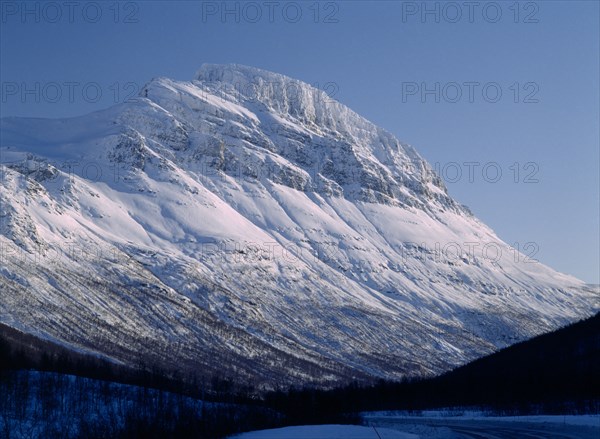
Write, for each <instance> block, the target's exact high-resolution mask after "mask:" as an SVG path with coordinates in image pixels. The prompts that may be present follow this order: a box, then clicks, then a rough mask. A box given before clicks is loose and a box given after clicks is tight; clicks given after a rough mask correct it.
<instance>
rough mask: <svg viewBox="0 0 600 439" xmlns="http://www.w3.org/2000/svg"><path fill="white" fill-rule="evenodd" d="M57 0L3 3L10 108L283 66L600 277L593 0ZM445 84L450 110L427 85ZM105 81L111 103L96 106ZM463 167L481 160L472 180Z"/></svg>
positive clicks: (519, 239) (549, 255) (453, 186)
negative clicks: (200, 71)
mask: <svg viewBox="0 0 600 439" xmlns="http://www.w3.org/2000/svg"><path fill="white" fill-rule="evenodd" d="M490 3H491V6H487V9H485V10H483V7H484V6H485V5H488V4H490ZM290 4H291V5H290ZM54 5H59V6H58V8H57V7H56V6H46V4H45V3H43V2H41V3H36V2H28V3H27V8H28V9H27V10H25V11H24V10H23V8H24V6H23V2H20V1H19V2H5V1H2V17H1V20H2V21H1V23H0V26H1V43H0V44H1V47H0V49H1V67H0V74H1V82H2V100H1V108H0V109H1V113H2V116H15V115H18V116H39V117H61V116H71V115H78V114H83V113H86V112H89V111H93V110H97V109H100V108H104V107H107V106H109V105H111V104H112V103H113V102H114V101H115V99H116V100H122V99H123V98H124V97H125V96H126V95H127V94H128V93H130V92H133V91H135V89H137V88H140V87H141V86H142V85H143V84H144V83H145V82H146V81H148V80H149V79H150V78H152V77H156V76H167V77H171V78H175V79H182V80H188V79H191V78H192V76H193V74H194V72H195V71H196V70H197V68H198V67H199V66H200V65H201V64H202V63H204V62H213V63H231V62H233V63H241V64H247V65H253V66H256V67H261V68H265V69H268V70H273V71H276V72H280V73H284V74H287V75H289V76H292V77H295V78H298V79H302V80H304V81H306V82H309V83H313V84H318V85H319V87H321V88H324V87H326V91H328V92H330V93H331V94H333V95H334V97H335V98H336V99H338V100H339V101H341V102H342V103H344V104H347V105H348V106H350V107H351V108H353V109H354V110H356V111H357V112H358V113H360V114H362V115H363V116H365V117H367V118H369V119H370V120H372V121H374V122H375V123H377V124H378V125H381V126H383V127H385V128H386V129H388V130H389V131H391V132H393V133H394V134H395V135H397V136H398V137H399V138H400V139H401V140H403V141H406V142H408V143H410V144H412V145H414V146H415V147H416V148H417V150H418V151H420V152H421V154H422V155H423V156H424V157H425V158H426V159H427V160H429V162H430V163H432V164H434V165H435V164H436V163H439V167H440V168H441V170H442V171H443V177H445V179H446V182H447V186H448V188H449V190H450V192H451V194H452V195H453V196H454V197H455V198H457V199H458V200H459V201H461V202H462V203H464V204H466V205H468V206H469V207H471V209H472V210H473V212H474V213H475V214H476V215H477V216H478V217H479V218H481V219H482V220H483V221H484V222H486V223H487V224H488V225H490V226H491V227H492V228H493V229H494V230H495V231H496V232H497V233H498V234H499V236H500V237H501V238H503V239H504V240H505V241H507V242H508V243H510V244H513V243H520V245H523V244H525V243H527V242H534V243H536V244H537V246H538V247H539V252H538V254H537V258H538V259H539V260H540V261H542V262H544V263H546V264H548V265H550V266H551V267H553V268H555V269H557V270H559V271H562V272H565V273H570V274H573V275H575V276H577V277H579V278H581V279H583V280H585V281H587V282H593V283H598V282H600V280H599V268H598V267H599V265H600V257H599V251H600V250H599V248H600V242H599V221H600V218H599V209H600V207H599V205H600V204H599V203H600V200H599V186H600V181H599V162H600V157H599V149H600V146H599V145H600V139H599V119H600V114H599V100H600V99H599V77H600V72H599V53H600V48H599V44H600V43H599V40H600V32H599V21H600V14H599V7H598V5H599V3H598V2H597V1H569V2H566V1H565V2H561V1H545V2H519V3H516V6H517V7H516V8H515V2H513V1H509V2H502V1H501V2H479V4H478V6H476V7H475V8H474V10H471V11H469V9H468V6H465V5H464V2H457V3H453V4H448V3H444V2H441V3H440V2H429V3H427V5H426V7H427V8H428V9H429V10H430V11H435V10H436V8H438V10H439V15H438V16H436V15H435V12H430V13H426V14H425V15H422V12H423V11H422V8H423V3H422V2H420V1H419V2H359V1H356V2H349V1H348V2H322V3H319V4H315V2H313V1H308V2H283V1H282V2H275V3H274V4H273V3H269V2H260V1H259V2H253V3H252V4H251V5H247V4H246V3H237V4H236V3H235V2H229V3H228V5H227V8H228V9H230V10H231V11H234V12H230V13H228V14H225V16H223V15H222V12H223V11H222V10H221V9H222V7H223V6H222V2H160V1H155V2H122V3H119V4H116V3H115V2H98V3H94V2H85V1H84V2H76V4H75V5H74V6H72V7H69V6H67V5H65V4H64V3H63V2H56V3H54ZM286 5H287V6H286ZM455 5H458V6H460V7H461V10H460V11H459V10H457V9H456V7H455ZM236 8H238V9H237V10H238V11H239V13H236V12H235V11H236ZM117 12H118V14H117ZM299 12H300V13H301V14H302V15H301V17H298V13H299ZM425 12H427V11H425ZM99 13H100V14H101V15H100V16H99V15H98V14H99ZM259 13H260V15H259ZM498 13H500V14H501V15H500V16H498ZM517 13H518V14H517ZM132 21H133V22H132ZM68 82H72V83H77V85H74V86H73V87H74V88H73V89H72V91H73V95H72V96H69V86H66V85H62V84H64V83H68ZM36 83H39V87H40V89H39V91H38V92H36V91H35V87H36ZM51 83H58V84H61V86H60V88H59V90H58V91H59V92H60V93H61V95H60V96H58V95H57V89H56V87H54V86H53V85H52V84H51ZM129 83H133V84H135V85H132V84H129ZM436 83H437V84H439V90H440V91H439V100H440V102H439V103H438V102H435V98H436V96H435V95H434V94H426V95H425V96H423V97H422V96H421V94H420V92H421V89H422V88H427V89H433V90H435V87H436ZM450 83H455V84H450ZM465 83H479V84H480V85H473V86H469V85H465ZM489 83H495V84H491V85H489V86H488V87H487V88H486V94H485V95H484V94H483V92H482V89H483V85H484V84H489ZM515 83H517V84H516V85H515ZM23 84H25V86H26V87H29V88H31V89H33V90H34V92H33V93H30V94H25V95H24V96H23V95H21V91H22V90H21V88H22V87H23ZM48 84H50V85H48ZM89 84H91V85H89ZM96 84H98V86H99V87H100V90H101V91H102V98H100V99H99V100H98V102H88V101H91V100H94V93H95V90H96V88H97V87H96ZM456 84H458V88H457V86H456ZM84 85H87V88H86V93H87V94H85V95H84V93H83V91H82V88H83V86H84ZM15 87H17V91H15ZM53 87H54V88H53ZM415 87H417V91H416V93H415V94H408V92H409V91H411V92H414V91H415ZM470 87H473V92H474V93H473V95H472V96H469V91H470ZM498 88H499V89H500V90H501V92H502V96H501V97H500V98H499V100H498V102H495V103H493V102H488V101H493V100H494V99H495V94H496V92H497V90H498ZM403 90H404V93H403ZM458 90H460V92H461V93H462V95H461V96H460V97H458V98H457V94H456V93H457V91H458ZM517 90H519V93H518V94H516V91H517ZM117 91H118V92H119V93H118V96H115V93H116V92H117ZM36 98H39V101H40V102H36ZM423 98H425V102H422V100H423ZM515 100H516V101H517V102H515ZM51 101H56V102H51ZM450 101H457V102H450ZM525 101H528V102H525ZM531 101H533V102H531ZM536 101H537V102H536ZM452 162H455V163H457V164H459V165H460V170H461V172H462V174H463V175H462V177H461V178H456V166H455V165H453V164H452ZM466 162H478V163H480V164H481V165H480V166H478V167H476V168H475V169H474V171H475V172H474V175H473V177H474V178H473V180H472V181H471V179H470V178H469V175H468V174H469V168H468V166H467V165H464V163H466ZM490 162H491V163H492V165H489V166H488V168H487V174H486V175H482V170H483V165H484V164H486V163H490ZM530 162H531V163H530ZM514 163H516V164H517V168H519V171H520V172H519V174H518V175H517V174H515V172H516V171H515V168H514V167H512V168H511V165H513V164H514ZM498 168H499V169H501V171H502V177H501V178H500V179H499V181H498V182H496V183H492V182H491V180H494V178H495V172H496V170H497V169H498ZM532 174H533V175H532ZM515 179H516V182H515ZM454 180H458V181H456V182H453V181H454ZM530 180H534V181H535V180H537V182H530V183H526V182H525V181H530Z"/></svg>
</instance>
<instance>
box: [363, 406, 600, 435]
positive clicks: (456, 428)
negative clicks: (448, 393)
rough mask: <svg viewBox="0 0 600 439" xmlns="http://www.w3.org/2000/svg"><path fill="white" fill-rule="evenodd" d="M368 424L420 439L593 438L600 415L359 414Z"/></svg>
mask: <svg viewBox="0 0 600 439" xmlns="http://www.w3.org/2000/svg"><path fill="white" fill-rule="evenodd" d="M363 420H364V422H365V423H366V424H367V425H369V426H375V427H376V428H377V429H378V430H379V428H388V429H396V430H399V431H404V432H410V433H412V434H416V435H417V436H418V437H420V438H422V439H468V438H473V439H484V438H485V439H487V438H489V439H504V438H506V439H515V438H524V437H536V438H544V439H546V438H547V439H597V438H598V437H600V415H578V416H574V415H566V416H548V415H542V416H485V414H483V413H481V412H469V411H467V412H464V413H462V414H456V413H455V414H454V415H449V412H448V411H429V412H423V413H422V416H414V415H410V414H406V413H402V412H395V413H393V412H370V413H363Z"/></svg>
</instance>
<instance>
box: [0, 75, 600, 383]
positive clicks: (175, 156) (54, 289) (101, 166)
mask: <svg viewBox="0 0 600 439" xmlns="http://www.w3.org/2000/svg"><path fill="white" fill-rule="evenodd" d="M0 258H1V265H0V322H2V323H5V324H8V325H10V326H12V327H15V328H18V329H21V330H23V331H26V332H28V333H32V334H35V335H38V336H40V337H43V338H47V339H51V340H54V341H58V342H60V343H62V344H65V345H67V346H69V347H71V348H73V349H77V350H80V351H85V352H92V353H95V354H98V355H102V356H105V357H108V358H110V359H113V360H115V361H118V362H123V363H128V364H133V365H138V364H141V363H144V364H153V365H157V366H159V367H162V368H168V369H177V370H179V371H181V372H183V373H189V372H191V371H195V372H199V371H200V372H201V373H202V374H203V375H205V376H211V375H219V376H221V377H225V376H230V377H233V378H236V379H238V380H239V379H246V380H249V381H250V382H253V383H256V384H259V385H261V386H264V387H267V388H268V387H273V386H275V385H276V384H285V385H289V384H301V383H313V384H317V385H325V386H327V385H331V384H333V383H337V382H341V381H346V380H349V379H359V380H367V379H372V378H374V377H387V378H393V377H395V378H398V377H401V376H403V375H405V374H409V375H417V374H430V373H436V372H440V371H443V370H446V369H448V368H451V367H453V366H456V365H459V364H462V363H464V362H466V361H469V360H472V359H474V358H476V357H478V356H481V355H484V354H487V353H490V352H492V351H493V350H496V349H498V348H501V347H504V346H506V345H509V344H512V343H514V342H516V341H519V340H523V339H525V338H529V337H531V336H533V335H536V334H539V333H541V332H546V331H549V330H551V329H555V328H557V327H558V326H560V325H563V324H565V323H568V322H572V321H574V320H577V319H580V318H583V317H586V316H590V315H592V314H593V313H595V312H596V311H598V310H600V303H599V301H598V297H599V296H598V294H599V293H598V291H597V290H592V289H590V288H589V287H587V286H586V285H585V284H584V283H583V282H581V281H579V280H577V279H575V278H573V277H570V276H567V275H564V274H560V273H557V272H556V271H554V270H552V269H550V268H548V267H546V266H543V265H542V264H540V263H534V262H532V261H531V260H529V259H528V258H527V257H526V256H525V255H524V254H521V253H519V252H518V251H516V250H515V249H512V248H510V247H509V246H508V245H507V244H505V243H504V242H502V241H501V240H500V239H499V238H498V237H497V236H496V235H495V234H494V232H493V231H492V230H490V229H489V228H488V227H486V226H485V225H484V224H482V223H481V222H480V221H478V220H477V219H476V218H475V217H474V216H473V215H472V214H471V213H470V211H469V210H468V209H467V208H466V207H464V206H461V205H460V204H458V203H457V202H456V201H454V200H453V199H452V198H451V197H450V196H449V195H448V193H447V191H446V188H445V187H444V184H443V182H442V181H441V180H440V179H439V178H438V177H437V176H436V175H435V174H434V172H433V171H432V169H431V167H430V166H429V165H428V164H427V163H426V162H425V161H424V160H423V159H422V158H421V157H420V156H419V154H418V153H417V152H416V151H415V150H414V149H413V148H412V147H411V146H409V145H407V144H404V143H401V142H400V141H398V140H397V139H396V138H395V137H394V136H392V135H391V134H390V133H388V132H386V131H385V130H383V129H381V128H379V127H377V126H375V125H373V124H372V123H370V122H369V121H367V120H365V119H364V118H362V117H360V116H359V115H357V114H356V113H354V112H353V111H352V110H350V109H349V108H347V107H345V106H344V105H342V104H340V103H338V102H335V101H333V100H331V99H330V98H329V97H328V96H327V95H326V94H325V93H324V92H322V91H319V90H317V89H315V88H312V87H310V86H309V85H307V84H305V83H303V82H300V81H296V80H294V79H291V78H288V77H285V76H282V75H279V74H275V73H271V72H266V71H263V70H258V69H255V68H250V67H245V66H240V65H223V66H221V65H204V66H202V67H201V69H200V70H199V72H198V73H197V75H196V77H195V79H194V80H193V81H191V82H178V81H173V80H170V79H164V78H160V79H155V80H152V81H151V82H150V83H148V84H147V85H146V86H145V87H144V89H143V90H142V92H141V93H140V96H139V98H137V99H135V100H134V101H132V102H128V103H124V104H121V105H117V106H114V107H112V108H109V109H107V110H103V111H99V112H95V113H92V114H89V115H86V116H82V117H77V118H71V119H55V120H47V119H26V118H4V119H2V120H1V141H0Z"/></svg>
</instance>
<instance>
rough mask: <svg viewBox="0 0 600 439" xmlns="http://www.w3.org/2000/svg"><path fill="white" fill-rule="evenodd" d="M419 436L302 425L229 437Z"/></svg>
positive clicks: (398, 438) (331, 438) (405, 438)
mask: <svg viewBox="0 0 600 439" xmlns="http://www.w3.org/2000/svg"><path fill="white" fill-rule="evenodd" d="M418 438H419V436H417V435H414V434H409V433H402V432H399V431H396V430H390V429H387V428H373V427H361V426H357V425H302V426H297V427H284V428H275V429H272V430H261V431H253V432H250V433H243V434H241V435H236V436H232V437H231V439H418Z"/></svg>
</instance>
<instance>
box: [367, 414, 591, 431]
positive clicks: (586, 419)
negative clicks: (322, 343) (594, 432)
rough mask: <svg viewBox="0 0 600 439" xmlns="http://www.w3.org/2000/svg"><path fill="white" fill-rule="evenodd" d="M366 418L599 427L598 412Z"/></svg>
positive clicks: (401, 415)
mask: <svg viewBox="0 0 600 439" xmlns="http://www.w3.org/2000/svg"><path fill="white" fill-rule="evenodd" d="M362 416H364V417H365V418H367V419H370V418H391V419H398V418H404V419H435V420H440V419H446V420H447V419H450V420H465V421H466V420H470V421H472V420H476V421H493V422H497V421H499V422H537V423H546V424H566V425H587V426H590V427H598V428H600V414H595V415H528V416H490V415H489V414H486V413H485V412H482V411H478V410H464V411H459V412H457V411H447V410H423V411H422V412H420V413H419V416H414V415H411V414H410V413H407V412H401V411H400V412H393V411H391V412H390V411H383V412H368V413H362Z"/></svg>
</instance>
